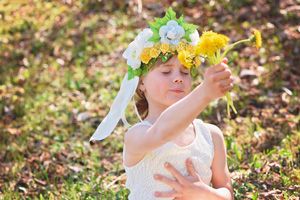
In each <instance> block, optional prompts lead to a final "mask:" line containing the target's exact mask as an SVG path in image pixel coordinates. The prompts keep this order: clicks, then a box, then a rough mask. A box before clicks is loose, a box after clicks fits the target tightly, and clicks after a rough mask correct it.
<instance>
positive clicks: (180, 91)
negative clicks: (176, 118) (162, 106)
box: [170, 89, 183, 93]
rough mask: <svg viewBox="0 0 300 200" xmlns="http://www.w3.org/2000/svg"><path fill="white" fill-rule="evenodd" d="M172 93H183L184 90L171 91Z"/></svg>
mask: <svg viewBox="0 0 300 200" xmlns="http://www.w3.org/2000/svg"><path fill="white" fill-rule="evenodd" d="M170 91H171V92H176V93H182V92H183V90H180V89H174V90H170Z"/></svg>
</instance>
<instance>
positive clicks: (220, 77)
mask: <svg viewBox="0 0 300 200" xmlns="http://www.w3.org/2000/svg"><path fill="white" fill-rule="evenodd" d="M230 76H231V71H230V69H226V70H224V71H222V72H218V73H215V74H214V75H213V80H214V81H219V80H224V79H229V78H230Z"/></svg>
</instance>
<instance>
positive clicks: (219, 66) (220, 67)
mask: <svg viewBox="0 0 300 200" xmlns="http://www.w3.org/2000/svg"><path fill="white" fill-rule="evenodd" d="M212 68H213V72H222V71H224V70H226V69H228V68H229V67H228V65H227V64H226V63H223V62H221V63H219V64H217V65H214V66H213V67H212Z"/></svg>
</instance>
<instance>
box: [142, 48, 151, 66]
mask: <svg viewBox="0 0 300 200" xmlns="http://www.w3.org/2000/svg"><path fill="white" fill-rule="evenodd" d="M150 50H151V48H145V49H143V51H142V53H141V57H140V58H141V61H142V62H143V63H145V64H148V62H149V61H150V60H151V56H150Z"/></svg>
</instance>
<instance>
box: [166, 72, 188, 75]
mask: <svg viewBox="0 0 300 200" xmlns="http://www.w3.org/2000/svg"><path fill="white" fill-rule="evenodd" d="M162 73H163V74H169V73H170V72H162ZM181 73H183V74H184V75H188V74H189V73H184V72H181Z"/></svg>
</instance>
